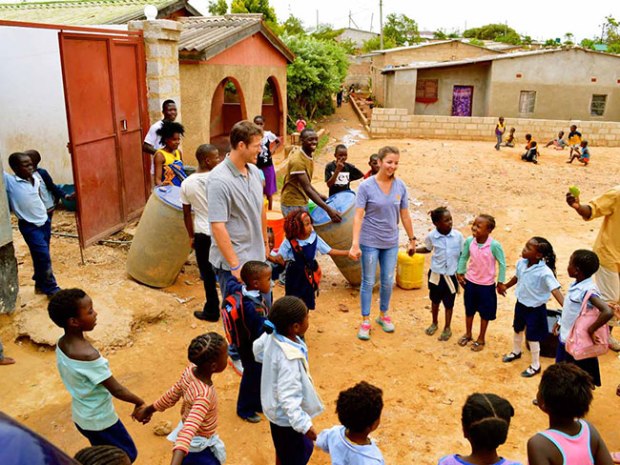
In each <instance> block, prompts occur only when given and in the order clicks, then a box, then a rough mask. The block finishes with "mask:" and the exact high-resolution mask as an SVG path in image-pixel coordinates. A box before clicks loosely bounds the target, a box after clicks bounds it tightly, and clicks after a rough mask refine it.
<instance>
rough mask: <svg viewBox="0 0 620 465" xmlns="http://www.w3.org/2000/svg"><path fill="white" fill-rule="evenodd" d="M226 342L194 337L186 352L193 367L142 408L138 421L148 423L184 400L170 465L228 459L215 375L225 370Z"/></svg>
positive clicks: (206, 336) (218, 338) (213, 335)
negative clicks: (220, 432) (219, 423)
mask: <svg viewBox="0 0 620 465" xmlns="http://www.w3.org/2000/svg"><path fill="white" fill-rule="evenodd" d="M227 347H228V346H227V344H226V339H224V338H223V337H222V336H220V335H219V334H218V333H207V334H203V335H201V336H198V337H195V338H194V339H193V340H192V342H191V343H190V345H189V348H188V349H187V358H188V359H189V362H190V364H189V365H188V366H187V368H185V370H184V371H183V374H182V375H181V378H180V379H179V380H178V381H177V382H176V383H175V384H174V386H172V387H171V388H170V389H169V390H168V392H166V393H165V394H164V395H163V396H161V397H160V398H159V400H157V401H156V402H154V403H153V404H151V405H147V406H143V407H142V408H141V409H139V411H138V413H137V414H136V419H137V420H138V421H140V422H142V423H148V422H149V421H150V420H151V417H152V416H153V414H154V413H155V412H163V411H164V410H167V409H169V408H171V407H173V406H174V405H175V404H176V403H177V402H178V401H179V400H181V399H182V401H183V405H182V406H181V421H180V422H179V424H178V426H177V427H176V429H175V430H174V431H173V432H172V433H170V434H169V435H168V440H169V441H171V442H174V448H173V449H172V461H171V462H170V463H171V465H181V464H182V463H183V464H188V465H190V464H192V465H194V464H204V465H220V464H222V463H224V461H225V460H226V450H225V448H224V443H223V442H222V440H221V439H220V438H219V436H218V435H217V433H216V430H217V420H218V418H217V394H216V392H215V387H213V380H212V377H213V374H214V373H221V372H222V371H224V369H225V368H226V363H227V359H228V350H227Z"/></svg>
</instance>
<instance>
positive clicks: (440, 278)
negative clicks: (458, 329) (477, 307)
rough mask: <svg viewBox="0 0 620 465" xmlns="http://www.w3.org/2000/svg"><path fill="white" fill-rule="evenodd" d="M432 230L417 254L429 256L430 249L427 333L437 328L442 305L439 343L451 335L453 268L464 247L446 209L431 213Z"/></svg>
mask: <svg viewBox="0 0 620 465" xmlns="http://www.w3.org/2000/svg"><path fill="white" fill-rule="evenodd" d="M430 215H431V220H432V221H433V224H434V225H435V228H436V229H435V230H434V231H431V233H430V234H429V235H428V236H427V237H426V240H425V241H424V246H423V247H418V248H417V249H416V253H430V252H431V251H432V250H434V252H433V257H432V259H431V268H430V270H429V271H428V292H429V298H430V299H431V313H432V315H433V322H432V324H431V325H430V326H429V327H428V328H426V331H425V332H426V334H427V335H429V336H432V335H433V334H435V332H437V328H438V325H439V320H438V317H439V304H440V303H442V302H443V306H444V308H445V311H446V324H445V326H444V328H443V331H442V332H441V335H440V336H439V340H440V341H447V340H448V339H450V337H451V336H452V329H450V323H451V322H452V310H453V309H454V300H455V298H456V294H457V292H458V288H459V284H458V281H457V280H456V269H457V267H458V264H459V256H460V255H461V249H462V248H463V242H464V239H463V235H462V234H461V232H460V231H457V230H456V229H452V215H451V214H450V211H449V210H448V209H447V208H446V207H438V208H436V209H435V210H433V211H431V212H430Z"/></svg>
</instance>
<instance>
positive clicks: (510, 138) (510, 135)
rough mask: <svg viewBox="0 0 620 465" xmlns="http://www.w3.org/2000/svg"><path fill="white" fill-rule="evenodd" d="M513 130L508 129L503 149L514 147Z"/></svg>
mask: <svg viewBox="0 0 620 465" xmlns="http://www.w3.org/2000/svg"><path fill="white" fill-rule="evenodd" d="M515 142H516V140H515V128H510V131H509V132H508V137H506V142H504V144H503V145H504V147H514V146H515Z"/></svg>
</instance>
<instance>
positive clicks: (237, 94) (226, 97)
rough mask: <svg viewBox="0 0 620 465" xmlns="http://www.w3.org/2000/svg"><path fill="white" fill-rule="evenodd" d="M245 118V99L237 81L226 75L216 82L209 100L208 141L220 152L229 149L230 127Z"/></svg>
mask: <svg viewBox="0 0 620 465" xmlns="http://www.w3.org/2000/svg"><path fill="white" fill-rule="evenodd" d="M246 118H247V113H246V109H245V99H244V97H243V91H242V89H241V86H240V85H239V81H237V80H236V79H235V78H232V77H226V78H224V79H222V81H221V82H220V83H219V84H218V86H217V87H216V89H215V92H213V99H212V100H211V120H210V124H209V129H210V131H209V134H210V135H211V140H210V142H211V143H212V144H213V145H215V146H216V147H217V148H218V149H219V151H220V153H222V154H223V153H226V152H228V151H230V141H229V139H228V135H229V134H230V129H231V128H232V127H233V126H234V125H235V123H237V122H238V121H241V120H243V119H246Z"/></svg>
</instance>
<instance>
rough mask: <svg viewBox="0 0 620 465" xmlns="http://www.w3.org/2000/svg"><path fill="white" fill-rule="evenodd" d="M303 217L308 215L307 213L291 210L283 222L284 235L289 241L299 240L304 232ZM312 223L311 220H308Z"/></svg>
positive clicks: (300, 210)
mask: <svg viewBox="0 0 620 465" xmlns="http://www.w3.org/2000/svg"><path fill="white" fill-rule="evenodd" d="M304 215H308V216H310V215H309V214H308V212H307V211H305V210H302V209H298V210H293V211H292V212H290V213H289V214H288V215H286V219H285V220H284V235H285V236H286V238H287V239H288V240H289V241H290V240H291V239H299V238H300V237H301V236H302V234H303V231H304V221H303V219H304ZM310 221H312V218H310Z"/></svg>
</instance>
